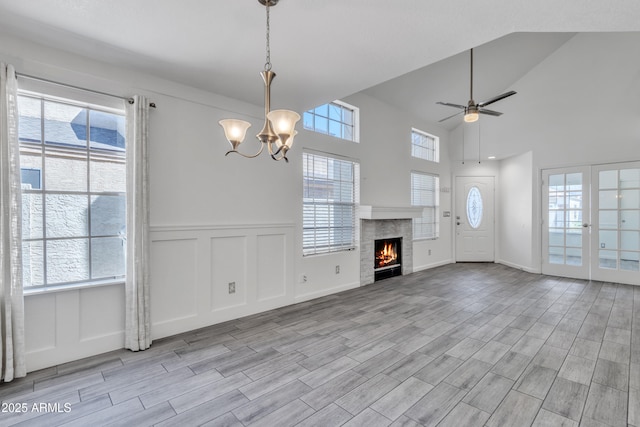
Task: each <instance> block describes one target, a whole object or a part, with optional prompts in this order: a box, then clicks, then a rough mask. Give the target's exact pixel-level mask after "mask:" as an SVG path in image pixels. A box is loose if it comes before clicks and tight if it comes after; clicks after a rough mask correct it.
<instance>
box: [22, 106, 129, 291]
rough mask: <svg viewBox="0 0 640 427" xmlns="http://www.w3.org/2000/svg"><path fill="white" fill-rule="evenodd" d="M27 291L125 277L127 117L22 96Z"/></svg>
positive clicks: (23, 229)
mask: <svg viewBox="0 0 640 427" xmlns="http://www.w3.org/2000/svg"><path fill="white" fill-rule="evenodd" d="M18 111H19V122H18V124H19V130H18V136H19V139H20V164H21V168H22V170H21V172H22V241H23V275H24V286H25V288H35V287H42V286H58V285H66V284H78V283H91V282H97V281H101V282H103V281H105V280H122V279H123V278H124V276H125V247H126V240H125V239H126V237H125V227H126V222H125V218H126V214H125V212H126V209H125V206H126V197H125V191H126V178H125V177H126V171H125V117H124V112H116V111H111V110H107V109H105V110H101V109H100V108H98V107H88V106H87V105H86V104H75V103H72V102H66V101H64V102H63V101H59V100H52V99H48V98H47V97H46V96H40V95H35V94H32V93H29V94H22V95H20V96H19V97H18Z"/></svg>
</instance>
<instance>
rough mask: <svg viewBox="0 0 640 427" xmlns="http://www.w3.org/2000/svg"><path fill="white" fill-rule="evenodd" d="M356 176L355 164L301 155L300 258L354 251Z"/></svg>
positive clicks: (357, 185) (323, 157)
mask: <svg viewBox="0 0 640 427" xmlns="http://www.w3.org/2000/svg"><path fill="white" fill-rule="evenodd" d="M359 175H360V172H359V164H358V163H356V162H353V161H349V160H343V159H337V158H333V157H328V156H323V155H319V154H313V153H303V180H304V182H303V214H302V215H303V219H302V222H303V237H302V246H303V254H304V255H312V254H318V253H326V252H335V251H341V250H349V249H353V248H354V247H355V245H356V242H355V239H356V237H355V234H356V233H355V230H356V226H355V224H356V207H357V205H358V203H359V193H360V189H359V181H360V176H359Z"/></svg>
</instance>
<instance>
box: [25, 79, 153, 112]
mask: <svg viewBox="0 0 640 427" xmlns="http://www.w3.org/2000/svg"><path fill="white" fill-rule="evenodd" d="M16 77H24V78H27V79H32V80H38V81H41V82H45V83H51V84H54V85H57V86H64V87H70V88H72V89H78V90H83V91H85V92H92V93H97V94H98V95H104V96H110V97H112V98H118V99H123V100H125V101H127V102H128V103H129V104H133V102H134V101H133V98H129V97H124V96H119V95H114V94H112V93H106V92H100V91H99V90H93V89H87V88H85V87H80V86H74V85H70V84H66V83H60V82H56V81H53V80H49V79H43V78H42V77H36V76H30V75H29V74H23V73H18V72H16ZM149 107H151V108H156V103H155V102H150V103H149Z"/></svg>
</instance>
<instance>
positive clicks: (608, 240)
mask: <svg viewBox="0 0 640 427" xmlns="http://www.w3.org/2000/svg"><path fill="white" fill-rule="evenodd" d="M600 249H618V232H617V231H613V230H600Z"/></svg>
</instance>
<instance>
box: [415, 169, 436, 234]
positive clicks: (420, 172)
mask: <svg viewBox="0 0 640 427" xmlns="http://www.w3.org/2000/svg"><path fill="white" fill-rule="evenodd" d="M414 174H416V175H425V176H431V177H435V178H436V182H435V184H436V185H435V188H434V202H435V204H434V206H431V205H415V204H413V175H414ZM409 179H410V183H409V185H410V191H411V206H424V207H429V208H431V207H432V208H434V223H433V226H434V236H432V237H416V236H415V225H414V230H413V233H412V239H413V240H414V241H420V240H437V239H439V238H440V188H439V186H440V175H439V174H436V173H430V172H422V171H415V170H413V171H411V173H410V178H409ZM423 215H424V214H423ZM420 219H424V217H421V218H414V220H413V223H414V224H415V222H416V221H415V220H420Z"/></svg>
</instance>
